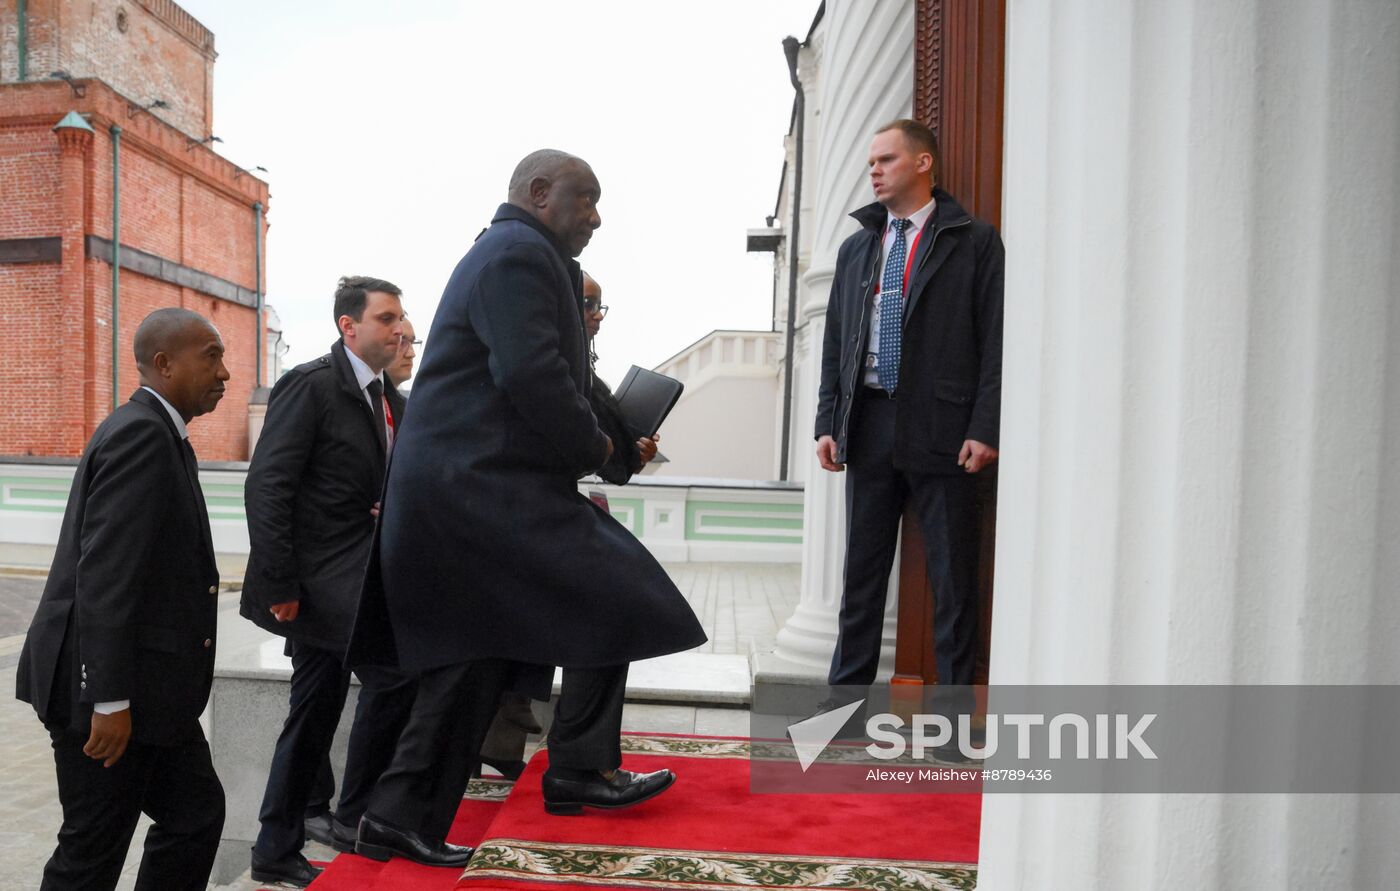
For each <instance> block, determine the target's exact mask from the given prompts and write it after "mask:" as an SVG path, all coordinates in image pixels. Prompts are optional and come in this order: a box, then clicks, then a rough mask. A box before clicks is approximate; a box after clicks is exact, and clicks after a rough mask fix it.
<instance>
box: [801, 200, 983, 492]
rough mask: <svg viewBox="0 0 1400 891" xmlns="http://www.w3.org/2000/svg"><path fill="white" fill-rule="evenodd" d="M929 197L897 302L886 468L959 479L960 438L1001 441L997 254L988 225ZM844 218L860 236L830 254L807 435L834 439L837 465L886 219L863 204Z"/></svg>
mask: <svg viewBox="0 0 1400 891" xmlns="http://www.w3.org/2000/svg"><path fill="white" fill-rule="evenodd" d="M933 197H934V199H935V200H936V204H935V206H934V211H933V214H932V215H931V216H930V217H929V218H928V221H927V222H926V223H924V228H923V231H922V232H921V233H920V235H919V243H918V245H917V246H916V249H915V253H914V256H913V258H912V260H911V262H912V272H911V274H910V276H909V291H908V293H907V295H906V297H905V301H904V328H903V334H904V339H903V341H902V346H901V349H900V356H899V390H898V392H899V398H898V399H896V400H895V443H894V465H895V467H898V468H899V469H900V470H907V471H912V472H916V473H940V474H957V473H964V472H965V471H964V470H963V469H962V468H961V467H959V466H958V452H959V450H961V449H962V444H963V442H964V441H965V440H968V439H975V440H977V441H978V442H981V443H984V444H986V445H989V446H991V447H993V448H996V447H997V443H998V441H999V440H1000V436H1001V329H1002V280H1003V277H1004V264H1005V251H1004V249H1003V248H1002V244H1001V236H999V235H998V234H997V230H996V229H995V228H993V227H992V225H991V224H989V223H986V222H984V221H982V220H979V219H977V218H976V217H974V216H972V215H971V214H969V213H968V212H967V211H965V210H963V208H962V206H961V205H960V204H958V202H957V201H956V200H954V198H953V196H952V195H949V194H948V193H947V192H945V191H943V190H942V189H934V192H933ZM851 216H853V217H855V219H856V220H857V221H858V222H859V223H860V224H861V229H860V231H859V232H857V233H855V234H854V235H852V236H850V237H849V238H847V239H846V240H845V241H844V242H843V243H842V244H841V249H840V250H839V251H838V252H837V256H836V275H835V277H834V278H833V280H832V283H831V297H830V299H829V301H828V303H827V310H826V331H825V334H824V338H823V345H822V368H821V389H820V392H819V395H818V399H817V420H816V430H815V435H816V437H817V438H821V437H822V436H824V435H825V436H831V437H832V438H833V439H835V440H836V446H837V460H838V461H841V462H843V463H844V462H845V461H846V458H847V454H846V452H847V446H848V442H849V433H850V420H851V406H852V405H853V403H854V398H855V395H856V392H857V388H858V387H860V386H861V376H862V374H863V372H864V365H863V364H862V363H863V361H864V359H865V349H866V342H867V338H868V330H869V326H870V312H871V297H872V295H873V294H874V292H875V287H876V285H877V283H878V282H879V279H880V272H879V270H878V269H877V268H876V267H877V266H878V265H879V262H880V248H881V241H882V240H883V238H884V231H885V222H886V219H887V217H888V213H887V211H886V210H885V208H884V206H883V205H880V204H871V205H868V206H866V207H862V208H861V209H860V210H857V211H856V212H855V213H853V214H851Z"/></svg>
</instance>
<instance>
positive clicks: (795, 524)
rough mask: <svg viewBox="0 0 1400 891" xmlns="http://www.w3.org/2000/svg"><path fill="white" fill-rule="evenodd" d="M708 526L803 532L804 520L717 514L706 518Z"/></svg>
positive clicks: (798, 518)
mask: <svg viewBox="0 0 1400 891" xmlns="http://www.w3.org/2000/svg"><path fill="white" fill-rule="evenodd" d="M705 525H706V526H730V527H738V528H741V529H745V528H746V529H796V530H797V531H798V532H801V531H802V518H801V517H793V518H792V519H791V520H788V519H780V518H778V517H733V516H725V515H724V514H716V515H715V516H713V517H705Z"/></svg>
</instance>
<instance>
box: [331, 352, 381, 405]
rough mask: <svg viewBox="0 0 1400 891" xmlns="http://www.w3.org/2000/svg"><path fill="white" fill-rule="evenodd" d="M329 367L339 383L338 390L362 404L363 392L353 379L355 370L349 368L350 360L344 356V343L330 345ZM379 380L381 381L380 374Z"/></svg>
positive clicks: (358, 381)
mask: <svg viewBox="0 0 1400 891" xmlns="http://www.w3.org/2000/svg"><path fill="white" fill-rule="evenodd" d="M331 366H332V367H333V368H335V377H336V380H337V381H339V382H340V388H341V389H342V390H344V391H345V392H347V393H349V394H350V395H351V396H354V397H355V398H356V399H358V400H360V401H361V402H364V401H365V391H364V390H362V389H360V380H359V378H357V377H355V369H354V368H352V367H351V366H350V360H349V358H347V357H346V355H345V341H343V340H337V341H336V342H335V343H333V344H331ZM380 378H381V379H383V375H382V374H381V375H380Z"/></svg>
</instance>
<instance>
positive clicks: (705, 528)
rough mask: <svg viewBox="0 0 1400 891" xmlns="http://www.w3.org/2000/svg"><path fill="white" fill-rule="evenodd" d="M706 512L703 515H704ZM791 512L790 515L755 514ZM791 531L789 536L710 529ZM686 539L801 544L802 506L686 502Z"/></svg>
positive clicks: (732, 502) (737, 502)
mask: <svg viewBox="0 0 1400 891" xmlns="http://www.w3.org/2000/svg"><path fill="white" fill-rule="evenodd" d="M702 514H703V516H702ZM754 514H789V515H790V516H778V517H775V516H753V515H754ZM715 528H720V529H736V530H737V529H752V530H762V529H770V530H774V531H778V530H792V533H794V534H789V535H773V534H765V533H763V532H748V533H744V532H737V531H736V532H711V531H710V530H711V529H715ZM685 538H686V541H746V542H756V543H761V544H801V543H802V505H801V504H787V503H759V504H755V503H752V502H747V501H687V502H686V505H685Z"/></svg>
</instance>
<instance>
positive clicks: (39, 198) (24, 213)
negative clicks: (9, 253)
mask: <svg viewBox="0 0 1400 891" xmlns="http://www.w3.org/2000/svg"><path fill="white" fill-rule="evenodd" d="M58 205H59V202H58V140H57V139H55V138H54V135H53V134H52V133H50V132H48V131H47V130H46V129H43V128H37V127H27V128H22V129H21V128H12V127H0V238H37V237H40V236H44V235H57V234H58V220H59V206H58Z"/></svg>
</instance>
